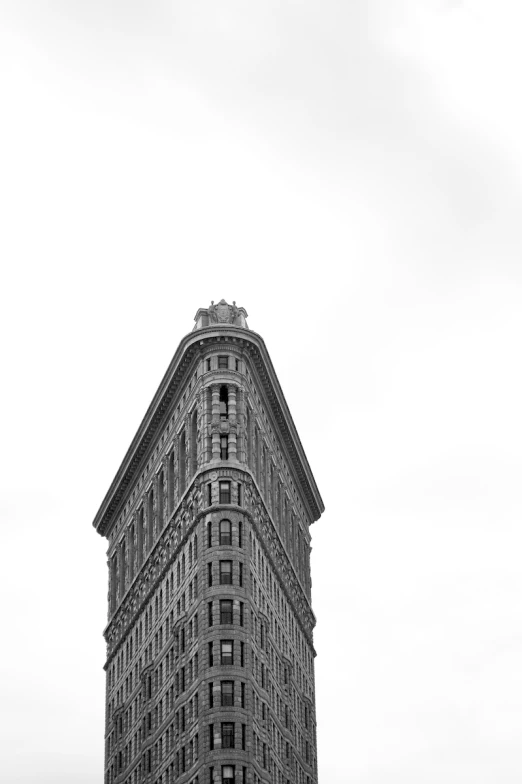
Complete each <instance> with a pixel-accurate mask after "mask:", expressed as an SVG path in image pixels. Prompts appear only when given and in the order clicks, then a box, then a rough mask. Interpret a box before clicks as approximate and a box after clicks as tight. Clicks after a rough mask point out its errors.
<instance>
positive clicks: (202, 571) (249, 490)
mask: <svg viewBox="0 0 522 784" xmlns="http://www.w3.org/2000/svg"><path fill="white" fill-rule="evenodd" d="M246 317H247V313H246V311H245V310H244V308H237V307H236V305H235V303H233V305H228V303H226V302H225V301H224V300H221V301H220V302H219V303H218V304H217V305H214V303H212V304H211V306H210V308H208V309H200V310H198V312H197V314H196V317H195V321H196V324H195V327H194V330H193V331H192V332H191V333H190V334H189V335H187V336H186V337H185V338H184V339H183V340H182V342H181V344H180V346H179V348H178V350H177V351H176V354H175V356H174V358H173V360H172V362H171V364H170V366H169V368H168V370H167V373H166V374H165V377H164V379H163V381H162V382H161V384H160V387H159V389H158V391H157V393H156V395H155V397H154V400H153V401H152V403H151V405H150V407H149V409H148V411H147V414H146V415H145V418H144V420H143V422H142V424H141V425H140V428H139V430H138V432H137V434H136V436H135V438H134V440H133V442H132V444H131V446H130V448H129V450H128V452H127V454H126V456H125V458H124V460H123V463H122V465H121V466H120V469H119V471H118V473H117V475H116V477H115V479H114V481H113V483H112V485H111V487H110V489H109V491H108V493H107V495H106V497H105V499H104V501H103V503H102V505H101V507H100V510H99V512H98V514H97V515H96V518H95V520H94V526H95V528H96V530H97V531H98V532H99V533H100V534H101V535H102V536H106V537H107V539H108V542H109V547H108V567H109V593H108V603H109V614H108V625H107V627H106V629H105V639H106V641H107V662H106V665H105V669H106V672H107V685H106V733H105V782H106V784H113V783H115V782H118V784H120V783H121V784H137V782H139V783H140V784H141V782H147V783H150V784H170V783H171V782H176V784H177V783H178V782H179V783H180V784H211V783H213V784H217V783H218V782H219V784H261V782H262V783H263V784H265V783H266V784H268V783H269V782H270V784H316V782H317V747H316V720H315V687H314V656H315V652H314V648H313V628H314V625H315V619H314V615H313V612H312V608H311V579H310V558H309V556H310V533H309V527H310V525H311V524H312V523H313V522H314V521H315V520H317V519H318V518H319V516H320V515H321V513H322V511H323V509H324V507H323V504H322V500H321V497H320V494H319V491H318V489H317V486H316V484H315V481H314V478H313V475H312V473H311V470H310V467H309V465H308V462H307V460H306V456H305V454H304V451H303V448H302V446H301V443H300V441H299V437H298V435H297V432H296V430H295V427H294V424H293V421H292V418H291V416H290V412H289V410H288V407H287V405H286V402H285V400H284V397H283V394H282V391H281V388H280V386H279V383H278V381H277V377H276V375H275V371H274V369H273V366H272V363H271V361H270V358H269V356H268V352H267V350H266V348H265V345H264V343H263V340H262V339H261V338H260V336H259V335H257V334H256V333H254V332H252V331H251V330H249V329H248V325H247V322H246Z"/></svg>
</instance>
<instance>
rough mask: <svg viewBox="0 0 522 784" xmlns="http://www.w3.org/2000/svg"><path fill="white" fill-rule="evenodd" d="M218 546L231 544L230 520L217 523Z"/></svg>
mask: <svg viewBox="0 0 522 784" xmlns="http://www.w3.org/2000/svg"><path fill="white" fill-rule="evenodd" d="M219 544H220V545H230V544H232V523H231V522H230V520H221V521H220V523H219Z"/></svg>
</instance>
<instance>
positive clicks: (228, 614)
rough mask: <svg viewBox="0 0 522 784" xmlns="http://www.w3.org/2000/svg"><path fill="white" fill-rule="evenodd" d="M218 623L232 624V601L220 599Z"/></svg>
mask: <svg viewBox="0 0 522 784" xmlns="http://www.w3.org/2000/svg"><path fill="white" fill-rule="evenodd" d="M219 622H220V623H234V620H233V617H232V599H221V600H220V602H219Z"/></svg>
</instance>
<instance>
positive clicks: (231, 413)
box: [228, 384, 238, 463]
mask: <svg viewBox="0 0 522 784" xmlns="http://www.w3.org/2000/svg"><path fill="white" fill-rule="evenodd" d="M237 419H238V417H237V390H236V387H235V386H233V385H232V384H230V385H229V387H228V421H229V423H230V432H229V435H228V459H229V460H230V461H232V462H233V463H237V431H238V423H237Z"/></svg>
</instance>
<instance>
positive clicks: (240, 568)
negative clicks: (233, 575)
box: [239, 561, 243, 588]
mask: <svg viewBox="0 0 522 784" xmlns="http://www.w3.org/2000/svg"><path fill="white" fill-rule="evenodd" d="M239 587H240V588H242V587H243V564H242V563H241V561H240V562H239Z"/></svg>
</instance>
